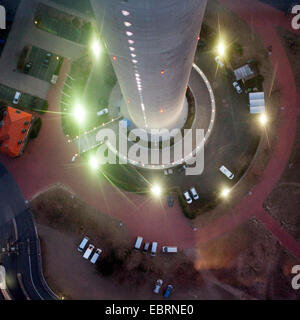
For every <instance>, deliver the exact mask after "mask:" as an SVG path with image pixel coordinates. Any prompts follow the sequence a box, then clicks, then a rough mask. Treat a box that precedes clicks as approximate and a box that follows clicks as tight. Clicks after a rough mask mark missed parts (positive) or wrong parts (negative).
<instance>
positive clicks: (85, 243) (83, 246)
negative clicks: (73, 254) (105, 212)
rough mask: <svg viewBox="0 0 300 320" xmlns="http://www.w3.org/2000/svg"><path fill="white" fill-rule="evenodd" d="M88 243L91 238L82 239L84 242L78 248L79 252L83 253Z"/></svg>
mask: <svg viewBox="0 0 300 320" xmlns="http://www.w3.org/2000/svg"><path fill="white" fill-rule="evenodd" d="M88 242H89V238H88V237H87V236H85V237H84V238H83V239H82V241H81V243H80V245H79V247H78V248H77V250H78V251H79V252H82V251H83V249H84V248H85V246H86V245H87V243H88Z"/></svg>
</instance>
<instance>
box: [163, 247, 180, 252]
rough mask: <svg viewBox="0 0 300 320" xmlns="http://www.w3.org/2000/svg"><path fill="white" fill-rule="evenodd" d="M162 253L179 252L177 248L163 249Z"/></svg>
mask: <svg viewBox="0 0 300 320" xmlns="http://www.w3.org/2000/svg"><path fill="white" fill-rule="evenodd" d="M161 249H162V252H174V253H175V252H177V247H162V248H161Z"/></svg>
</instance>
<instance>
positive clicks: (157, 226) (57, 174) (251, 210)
mask: <svg viewBox="0 0 300 320" xmlns="http://www.w3.org/2000/svg"><path fill="white" fill-rule="evenodd" d="M222 2H223V3H224V4H225V5H226V6H228V7H229V8H231V9H232V10H233V11H236V12H237V13H238V14H239V15H240V16H241V17H242V18H243V19H245V21H246V22H248V23H249V25H251V26H252V27H253V29H254V30H255V31H256V32H257V33H258V34H259V35H260V36H261V38H262V40H263V42H264V44H265V45H266V46H269V45H272V46H273V54H272V56H271V61H272V64H273V66H274V67H275V66H276V67H277V81H278V86H279V88H280V91H281V104H282V105H283V106H285V109H284V110H282V111H281V114H280V117H281V122H280V128H279V132H278V141H277V145H276V147H275V150H274V156H273V158H272V159H271V161H270V163H269V166H268V168H267V169H266V171H265V172H264V175H263V177H262V179H261V182H260V183H259V184H257V185H256V186H255V188H254V189H253V190H252V192H253V194H252V195H251V196H249V197H247V198H245V199H243V200H242V201H241V203H240V204H239V205H238V206H237V207H236V208H235V209H234V210H232V211H231V212H228V213H227V214H226V215H225V216H224V217H222V218H220V219H219V220H217V221H216V222H214V223H213V224H211V225H208V226H207V227H204V228H201V229H200V230H199V232H193V231H192V230H191V227H190V225H189V222H188V221H187V220H186V219H185V218H184V216H183V214H182V213H181V210H180V208H179V206H178V203H177V202H176V204H175V206H174V208H172V209H167V205H166V204H165V203H163V204H161V203H160V202H159V201H157V200H153V199H150V198H146V197H141V196H139V195H136V194H128V193H124V192H122V191H120V190H117V189H115V188H114V187H113V186H111V185H110V184H109V183H108V182H107V181H105V180H104V179H99V178H98V177H96V176H95V175H94V173H92V171H90V169H89V168H87V167H86V165H85V164H83V163H71V157H72V155H73V154H74V153H76V150H74V146H73V145H71V144H68V143H67V142H66V139H65V138H64V136H63V133H62V129H61V119H60V115H58V114H53V113H48V114H46V115H45V116H43V127H42V130H41V132H40V136H39V138H38V139H37V140H36V141H32V142H31V143H30V144H29V145H28V148H27V150H26V153H25V154H24V156H23V157H22V158H21V159H15V160H8V159H6V158H4V157H2V156H1V157H0V160H1V161H2V160H3V162H4V164H5V165H6V166H7V168H8V169H9V170H10V172H11V173H12V174H13V176H14V177H15V179H16V181H17V183H18V184H19V186H20V187H21V189H22V191H23V193H24V194H25V197H26V198H31V197H32V196H34V195H35V194H36V193H37V192H39V191H40V190H42V189H45V188H46V187H47V186H49V185H51V184H54V183H58V182H61V183H63V184H65V185H67V186H69V187H70V188H71V189H72V190H73V192H74V193H75V194H76V195H78V196H79V197H80V198H82V199H83V200H84V201H87V202H88V203H89V204H90V205H92V206H94V207H95V208H97V209H99V210H101V211H103V212H106V213H108V214H111V215H113V216H115V217H118V218H120V219H121V220H123V221H124V222H125V223H126V224H127V226H128V228H129V231H130V233H131V236H132V237H135V236H136V235H138V234H139V235H143V236H144V238H145V239H148V240H150V241H151V240H158V241H159V243H160V244H162V243H163V244H170V245H172V244H177V245H178V244H179V245H181V246H182V247H184V248H190V247H194V246H195V241H197V242H207V241H209V240H210V239H213V238H214V237H219V236H221V235H222V234H224V233H226V232H229V231H231V230H232V229H234V228H235V227H236V226H238V225H239V224H240V223H242V222H243V221H245V220H247V219H248V218H250V217H252V216H256V217H257V218H258V219H259V220H261V221H262V223H263V224H264V225H265V226H266V227H267V229H268V230H270V231H271V232H272V233H273V234H274V236H275V237H276V238H277V239H278V240H279V241H280V242H281V243H282V245H283V246H285V247H286V248H287V249H288V250H289V251H290V252H291V253H292V254H294V256H296V257H297V258H299V259H300V246H299V244H298V243H297V242H296V241H295V240H294V239H293V238H292V237H291V236H290V235H289V234H288V233H287V232H285V231H284V230H283V228H282V227H281V226H280V225H279V224H278V222H277V221H276V220H275V219H273V218H272V217H271V216H270V215H269V214H268V213H267V212H265V211H264V210H263V209H262V203H263V201H264V199H265V198H266V197H267V196H268V194H269V193H270V192H271V191H272V190H273V188H274V187H275V186H276V184H277V182H278V181H279V179H280V177H281V175H282V173H283V171H284V169H285V167H286V164H287V162H288V160H289V155H290V153H291V150H292V147H293V142H294V139H295V133H296V120H297V113H298V106H299V102H300V99H299V96H298V94H297V92H296V87H295V83H294V77H293V73H292V70H291V66H290V63H289V61H288V59H287V57H286V54H285V51H284V48H283V47H282V45H281V42H280V39H279V37H278V35H277V34H276V31H275V29H274V25H276V24H277V22H278V21H279V22H280V23H281V21H282V23H283V22H284V21H285V20H284V19H283V17H282V13H281V12H279V11H276V10H274V9H273V8H271V7H268V6H265V5H264V4H261V3H259V2H257V1H253V0H251V1H249V0H244V1H242V2H241V1H239V0H222ZM266 17H267V19H266ZM69 65H70V62H69V61H65V62H64V64H63V66H62V74H65V73H67V71H68V68H69ZM63 82H64V78H63V77H61V78H60V80H59V83H58V84H57V86H56V87H53V88H51V90H50V92H49V100H50V108H49V110H51V111H60V107H59V102H60V89H61V88H62V86H63ZM297 103H298V104H297ZM195 235H196V236H195Z"/></svg>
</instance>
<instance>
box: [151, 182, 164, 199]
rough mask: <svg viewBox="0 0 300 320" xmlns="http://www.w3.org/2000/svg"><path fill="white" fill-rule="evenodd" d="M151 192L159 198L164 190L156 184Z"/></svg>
mask: <svg viewBox="0 0 300 320" xmlns="http://www.w3.org/2000/svg"><path fill="white" fill-rule="evenodd" d="M151 192H152V194H153V195H154V196H155V197H159V196H160V195H161V192H162V190H161V187H160V186H159V185H158V184H156V185H154V186H153V187H152V188H151Z"/></svg>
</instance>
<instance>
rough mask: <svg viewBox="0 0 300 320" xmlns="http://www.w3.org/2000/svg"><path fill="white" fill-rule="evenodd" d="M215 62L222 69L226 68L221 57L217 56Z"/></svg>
mask: <svg viewBox="0 0 300 320" xmlns="http://www.w3.org/2000/svg"><path fill="white" fill-rule="evenodd" d="M215 61H216V63H217V65H218V66H219V67H220V68H224V66H225V65H224V63H223V62H222V61H221V59H220V57H219V56H216V57H215Z"/></svg>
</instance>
